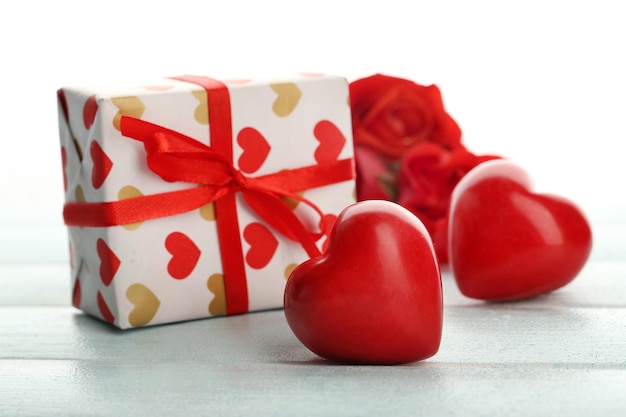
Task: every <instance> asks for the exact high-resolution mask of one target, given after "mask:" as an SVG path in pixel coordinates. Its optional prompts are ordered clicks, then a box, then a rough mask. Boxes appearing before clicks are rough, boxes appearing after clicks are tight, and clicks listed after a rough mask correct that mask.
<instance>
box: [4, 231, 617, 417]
mask: <svg viewBox="0 0 626 417" xmlns="http://www.w3.org/2000/svg"><path fill="white" fill-rule="evenodd" d="M9 229H10V228H9V227H5V231H7V230H8V235H9V236H14V235H15V233H13V234H11V231H10V230H9ZM55 230H56V229H55ZM594 232H595V247H594V252H593V254H592V259H591V261H590V262H589V263H588V265H587V267H586V268H585V269H584V270H583V272H582V273H581V274H580V276H579V277H578V278H577V279H576V280H575V281H574V282H573V283H572V284H570V285H569V286H567V287H566V288H563V289H561V290H559V291H557V292H555V293H552V294H549V295H547V296H543V297H539V298H537V299H533V300H528V301H522V302H516V303H501V304H486V303H482V302H478V301H474V300H470V299H468V298H465V297H463V296H462V295H461V294H459V292H458V290H457V289H456V286H455V284H454V281H453V279H452V277H451V276H450V275H449V274H448V273H447V272H446V273H444V295H445V317H444V333H443V340H442V344H441V348H440V351H439V352H438V353H437V355H435V356H434V357H432V358H430V359H428V360H426V361H423V362H419V363H414V364H409V365H403V366H344V365H337V364H333V363H329V362H326V361H324V360H322V359H320V358H318V357H316V356H315V355H314V354H312V353H310V352H309V351H308V350H307V349H306V348H305V347H303V346H302V345H301V344H300V343H299V342H298V341H297V339H296V338H295V337H294V336H293V335H292V333H291V332H290V330H289V328H288V326H287V324H286V322H285V319H284V315H283V312H282V311H280V310H275V311H269V312H261V313H254V314H248V315H242V316H235V317H227V318H216V319H207V320H199V321H194V322H187V323H180V324H174V325H165V326H159V327H153V328H146V329H138V330H130V331H119V330H116V329H114V328H113V327H111V326H109V325H106V324H103V323H101V322H99V321H97V320H95V319H92V318H89V317H87V316H85V315H83V314H82V313H80V312H79V311H78V310H76V309H74V308H73V307H71V305H70V304H69V301H70V288H69V277H68V267H67V266H66V264H65V263H64V262H61V261H57V262H52V261H46V262H43V263H36V262H29V261H28V258H27V257H24V258H23V259H22V258H20V257H19V256H18V255H19V253H18V252H19V250H18V249H15V248H14V247H13V246H11V245H9V244H7V243H6V241H5V243H4V246H5V248H6V249H7V251H9V252H10V251H11V250H13V251H14V253H18V255H16V256H15V257H13V258H11V259H6V258H4V260H3V262H1V263H0V288H1V289H0V416H161V415H163V416H165V415H168V416H169V415H181V416H203V415H206V416H265V415H267V416H282V415H284V416H290V417H293V416H299V415H306V416H308V415H312V416H315V415H320V416H357V415H359V416H360V415H385V416H390V415H394V416H408V415H411V416H590V415H593V416H624V415H626V256H624V255H626V254H624V252H623V250H624V248H625V247H626V246H625V245H624V240H625V238H626V229H625V228H624V225H623V224H621V223H619V222H614V223H613V224H607V225H606V226H600V227H596V228H594ZM55 233H56V231H55V232H54V233H52V235H54V236H56V234H55ZM5 236H6V235H5ZM51 241H53V240H51ZM61 241H62V240H61ZM57 242H58V241H57ZM42 245H43V244H42ZM1 246H2V245H0V247H1ZM44 246H45V245H43V246H42V248H43V247H44ZM55 248H56V246H55ZM23 249H24V248H22V250H23ZM44 249H45V248H44ZM46 250H48V253H50V251H52V252H54V250H56V249H54V250H52V249H50V248H48V249H46ZM5 253H7V252H5ZM29 256H33V257H34V258H37V254H36V253H35V254H33V255H29ZM0 259H2V258H0ZM38 259H47V258H46V256H44V255H41V256H40V257H39V258H38Z"/></svg>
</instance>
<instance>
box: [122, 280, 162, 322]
mask: <svg viewBox="0 0 626 417" xmlns="http://www.w3.org/2000/svg"><path fill="white" fill-rule="evenodd" d="M126 298H128V301H130V302H131V303H133V305H134V306H135V308H134V309H133V310H132V311H131V312H130V314H129V315H128V322H129V323H130V325H131V326H133V327H141V326H145V325H146V324H148V323H150V321H152V319H153V318H154V316H155V315H156V313H157V311H158V310H159V306H160V305H161V302H160V301H159V299H158V298H157V296H156V295H154V293H153V292H152V291H150V288H148V287H146V286H145V285H143V284H133V285H131V286H130V287H128V290H126Z"/></svg>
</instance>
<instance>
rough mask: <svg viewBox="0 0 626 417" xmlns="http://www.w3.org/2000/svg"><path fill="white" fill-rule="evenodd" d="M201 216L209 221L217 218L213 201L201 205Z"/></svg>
mask: <svg viewBox="0 0 626 417" xmlns="http://www.w3.org/2000/svg"><path fill="white" fill-rule="evenodd" d="M200 217H202V218H203V219H204V220H206V221H208V222H212V221H214V220H215V205H214V204H213V203H208V204H205V205H204V206H202V207H200Z"/></svg>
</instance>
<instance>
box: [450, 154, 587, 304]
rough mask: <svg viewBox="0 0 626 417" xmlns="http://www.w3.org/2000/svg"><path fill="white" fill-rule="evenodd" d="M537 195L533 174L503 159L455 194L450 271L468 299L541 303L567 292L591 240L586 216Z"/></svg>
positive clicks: (461, 184)
mask: <svg viewBox="0 0 626 417" xmlns="http://www.w3.org/2000/svg"><path fill="white" fill-rule="evenodd" d="M530 188H531V187H530V180H529V178H528V176H527V174H526V172H525V171H524V170H523V169H521V168H520V167H518V166H517V165H515V164H513V163H511V162H509V161H504V160H502V161H489V162H485V163H484V164H482V165H480V166H478V167H477V168H475V169H474V170H472V171H470V172H469V173H468V174H467V176H466V177H465V178H463V179H462V180H461V182H459V184H458V186H457V188H456V189H455V190H454V192H453V194H452V202H451V206H450V223H449V254H450V266H451V268H452V272H453V274H454V277H455V279H456V282H457V284H458V286H459V289H460V291H461V292H462V293H463V294H464V295H466V296H468V297H472V298H477V299H483V300H492V301H506V300H516V299H523V298H529V297H534V296H537V295H540V294H545V293H548V292H550V291H554V290H556V289H558V288H560V287H562V286H564V285H566V284H567V283H569V282H570V281H572V280H573V279H574V278H575V277H576V275H577V274H578V273H579V272H580V270H581V269H582V268H583V266H584V265H585V262H586V261H587V259H588V257H589V254H590V252H591V241H592V237H591V228H590V226H589V223H588V221H587V220H586V218H585V216H584V215H583V213H582V212H581V210H580V209H579V208H578V207H577V206H576V205H574V204H573V203H572V202H570V201H568V200H566V199H564V198H562V197H558V196H554V195H546V194H535V193H533V192H532V191H531V190H530Z"/></svg>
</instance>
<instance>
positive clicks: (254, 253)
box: [243, 223, 278, 269]
mask: <svg viewBox="0 0 626 417" xmlns="http://www.w3.org/2000/svg"><path fill="white" fill-rule="evenodd" d="M243 237H244V239H245V240H246V242H248V244H249V245H250V249H249V250H248V252H247V253H246V262H247V263H248V265H250V267H251V268H254V269H261V268H264V267H265V266H266V265H267V264H268V263H270V261H271V260H272V257H273V256H274V253H275V252H276V249H277V248H278V240H276V238H275V237H274V235H273V234H272V232H271V231H270V230H269V229H268V228H267V227H265V226H264V225H263V224H261V223H250V224H249V225H247V226H246V228H245V229H244V230H243Z"/></svg>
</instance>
